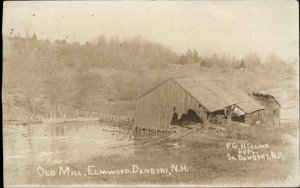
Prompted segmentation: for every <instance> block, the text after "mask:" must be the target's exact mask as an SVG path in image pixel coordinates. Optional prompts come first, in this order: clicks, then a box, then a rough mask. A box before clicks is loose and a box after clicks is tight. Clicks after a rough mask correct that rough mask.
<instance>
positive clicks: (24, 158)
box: [3, 122, 134, 167]
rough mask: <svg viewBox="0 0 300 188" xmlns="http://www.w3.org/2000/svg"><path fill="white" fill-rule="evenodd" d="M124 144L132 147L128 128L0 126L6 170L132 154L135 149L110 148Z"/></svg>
mask: <svg viewBox="0 0 300 188" xmlns="http://www.w3.org/2000/svg"><path fill="white" fill-rule="evenodd" d="M124 144H134V140H132V139H131V138H130V134H129V132H128V129H124V130H119V128H118V127H114V126H112V125H111V124H108V123H100V122H81V123H78V122H76V123H56V124H36V125H26V126H22V125H3V149H4V164H5V167H21V166H23V167H24V166H31V165H39V164H47V165H53V164H61V163H77V162H85V161H88V160H89V159H91V158H93V157H95V156H101V155H104V156H106V155H111V154H120V153H122V155H128V154H131V153H132V152H134V148H132V149H127V150H125V151H124V150H121V149H118V148H116V149H109V148H114V146H118V145H124Z"/></svg>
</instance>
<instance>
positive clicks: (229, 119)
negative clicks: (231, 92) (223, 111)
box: [227, 106, 234, 125]
mask: <svg viewBox="0 0 300 188" xmlns="http://www.w3.org/2000/svg"><path fill="white" fill-rule="evenodd" d="M233 108H234V106H230V107H229V108H228V116H227V122H228V124H229V125H231V115H232V110H233Z"/></svg>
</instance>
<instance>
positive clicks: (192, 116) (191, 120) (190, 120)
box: [171, 109, 203, 125]
mask: <svg viewBox="0 0 300 188" xmlns="http://www.w3.org/2000/svg"><path fill="white" fill-rule="evenodd" d="M195 123H201V124H203V120H202V119H201V118H200V117H199V116H198V115H197V113H196V112H195V111H194V110H192V109H189V110H188V111H187V113H186V114H182V115H181V118H180V119H178V114H177V113H176V112H174V113H173V117H172V121H171V125H187V124H195Z"/></svg>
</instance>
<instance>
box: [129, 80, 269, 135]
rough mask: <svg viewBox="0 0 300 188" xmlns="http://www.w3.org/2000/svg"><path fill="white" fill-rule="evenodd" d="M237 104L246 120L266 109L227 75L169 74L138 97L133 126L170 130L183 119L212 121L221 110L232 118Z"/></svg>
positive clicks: (201, 121)
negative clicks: (169, 75)
mask: <svg viewBox="0 0 300 188" xmlns="http://www.w3.org/2000/svg"><path fill="white" fill-rule="evenodd" d="M235 108H239V109H240V110H242V111H243V112H244V114H243V115H242V116H244V118H242V121H243V122H246V123H247V122H248V121H249V122H250V121H251V122H253V121H255V119H256V118H258V117H259V116H260V114H261V111H263V110H264V107H263V106H262V105H260V104H259V103H257V102H256V101H255V99H253V98H251V97H250V96H248V95H247V94H246V93H244V92H242V91H241V90H239V89H238V88H236V87H234V86H233V85H230V84H229V83H227V82H226V81H225V80H224V79H220V78H215V77H214V78H209V77H204V76H203V77H182V78H170V79H167V80H166V81H164V82H162V83H161V84H159V85H158V86H156V87H154V88H152V89H150V90H149V91H147V92H145V93H144V94H143V95H141V96H139V97H138V98H137V100H136V110H135V118H134V126H135V127H140V128H146V129H159V130H168V129H169V128H170V126H171V124H173V123H178V122H180V121H184V120H187V119H188V120H190V121H196V122H199V123H203V124H206V123H209V122H210V120H211V118H212V117H214V116H217V115H220V114H223V115H226V116H227V119H228V120H229V121H231V116H232V114H233V111H234V109H235Z"/></svg>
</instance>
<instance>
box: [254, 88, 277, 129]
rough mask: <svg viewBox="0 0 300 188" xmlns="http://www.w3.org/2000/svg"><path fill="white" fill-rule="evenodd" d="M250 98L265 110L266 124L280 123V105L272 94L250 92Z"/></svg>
mask: <svg viewBox="0 0 300 188" xmlns="http://www.w3.org/2000/svg"><path fill="white" fill-rule="evenodd" d="M250 96H251V97H252V98H254V99H255V100H256V101H257V102H258V103H259V104H261V105H262V106H263V107H264V108H265V110H264V120H265V121H266V122H272V123H273V124H279V123H280V108H281V105H280V103H279V102H278V100H277V99H276V98H275V97H274V95H273V94H270V93H268V92H264V91H261V92H252V93H251V94H250Z"/></svg>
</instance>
